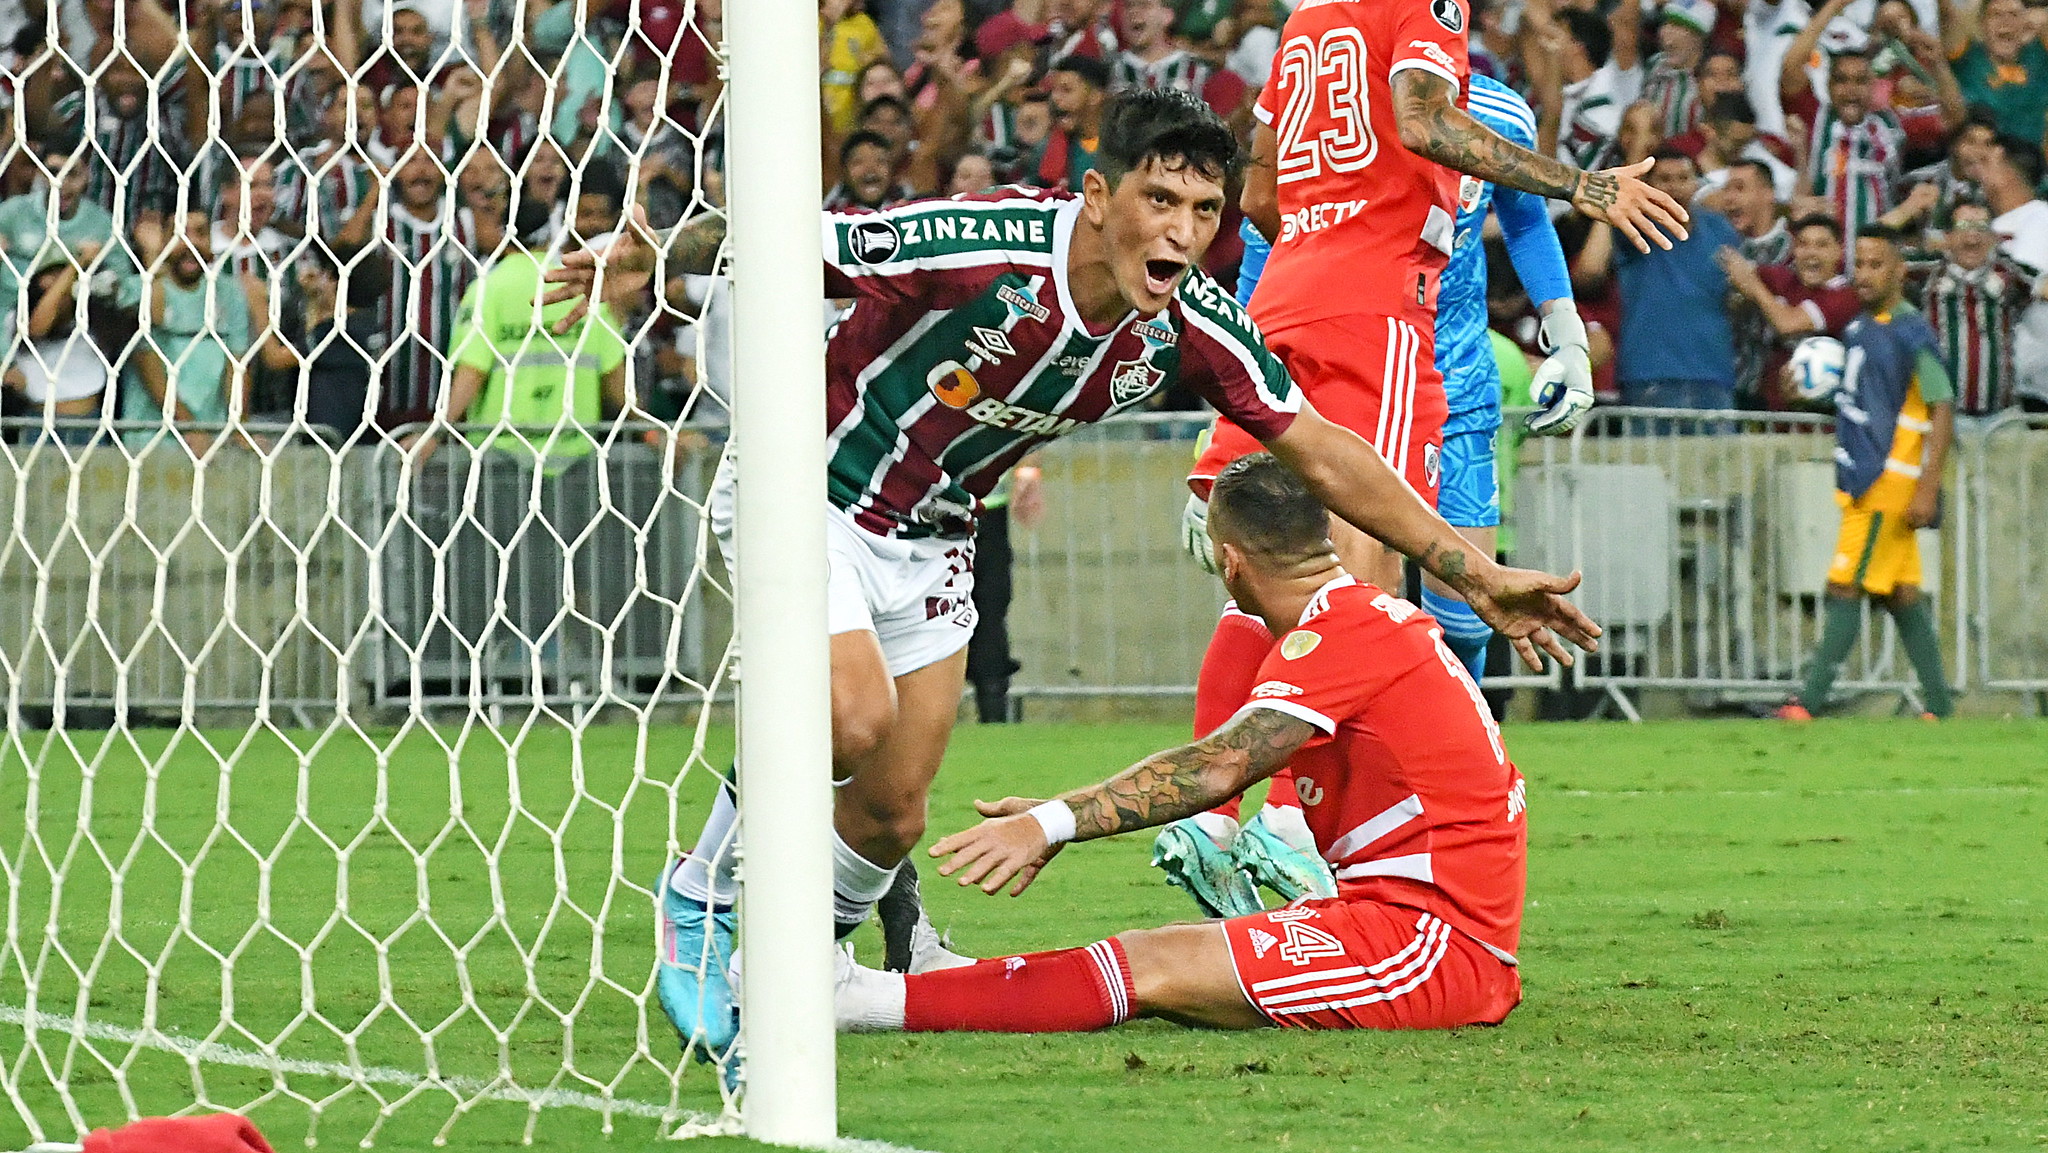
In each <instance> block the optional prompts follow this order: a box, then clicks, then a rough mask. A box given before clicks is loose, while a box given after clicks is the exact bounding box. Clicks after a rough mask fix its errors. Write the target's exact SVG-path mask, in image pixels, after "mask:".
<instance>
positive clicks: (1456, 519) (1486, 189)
mask: <svg viewBox="0 0 2048 1153" xmlns="http://www.w3.org/2000/svg"><path fill="white" fill-rule="evenodd" d="M1468 100H1469V107H1468V109H1467V110H1468V111H1470V112H1471V114H1472V116H1473V118H1474V119H1476V120H1478V121H1479V122H1480V123H1482V124H1484V125H1486V126H1487V127H1488V128H1491V129H1493V130H1494V131H1495V132H1498V133H1500V135H1501V136H1503V137H1505V138H1506V139H1508V140H1510V141H1513V142H1514V143H1516V144H1519V145H1521V146H1522V147H1524V148H1534V147H1535V146H1536V116H1535V113H1533V112H1531V111H1530V110H1529V105H1528V104H1527V103H1526V102H1524V101H1523V99H1522V98H1521V97H1520V96H1518V95H1516V94H1515V91H1514V90H1513V89H1511V88H1509V87H1507V86H1506V85H1504V84H1502V83H1500V82H1499V81H1497V80H1494V79H1492V78H1490V77H1487V76H1484V75H1479V74H1476V73H1475V74H1474V75H1473V76H1472V80H1471V89H1470V95H1469V97H1468ZM1489 208H1491V209H1492V210H1493V212H1494V214H1495V215H1497V216H1498V217H1499V218H1500V225H1501V231H1502V233H1503V234H1504V236H1505V237H1506V240H1507V249H1508V255H1509V257H1510V258H1511V259H1512V260H1513V261H1514V266H1515V272H1516V274H1517V275H1518V276H1519V277H1520V278H1521V281H1522V284H1523V287H1524V288H1525V289H1526V290H1527V291H1528V295H1529V299H1530V300H1532V301H1535V302H1536V303H1537V306H1538V312H1540V313H1541V315H1542V317H1543V329H1542V333H1543V344H1544V347H1545V348H1546V349H1548V350H1549V351H1550V358H1549V359H1548V360H1545V361H1544V362H1543V365H1542V368H1541V369H1540V370H1539V371H1538V373H1537V376H1536V380H1535V382H1534V384H1533V385H1532V386H1531V392H1532V393H1534V394H1535V396H1534V399H1535V400H1536V402H1537V404H1538V405H1539V408H1538V411H1536V412H1534V413H1532V414H1530V416H1529V418H1528V429H1529V431H1530V432H1531V433H1533V434H1535V435H1537V436H1562V435H1565V434H1566V433H1569V432H1571V431H1572V430H1573V429H1574V428H1576V427H1578V424H1579V421H1580V420H1581V419H1582V418H1583V417H1584V416H1585V414H1586V411H1587V410H1588V409H1590V408H1592V406H1593V380H1592V366H1591V364H1590V362H1589V360H1588V356H1587V348H1586V326H1585V324H1584V323H1583V322H1581V321H1580V319H1579V313H1578V308H1577V307H1576V306H1575V305H1574V304H1573V303H1572V295H1571V291H1572V289H1571V275H1570V272H1569V271H1568V269H1567V268H1566V266H1565V260H1564V249H1563V247H1562V246H1561V245H1560V244H1559V243H1558V239H1557V229H1556V228H1555V227H1554V226H1553V225H1552V224H1551V222H1550V212H1549V206H1548V205H1547V203H1546V202H1545V201H1544V198H1543V197H1541V196H1539V195H1537V194H1535V193H1533V192H1523V191H1520V190H1518V189H1514V188H1496V187H1495V186H1494V185H1493V184H1491V183H1488V182H1485V181H1481V180H1478V179H1476V178H1474V177H1471V176H1465V177H1463V178H1462V183H1461V184H1460V187H1459V197H1458V220H1457V231H1456V234H1455V240H1454V247H1453V248H1452V250H1451V259H1450V263H1449V264H1448V265H1447V266H1446V267H1445V269H1444V272H1443V276H1442V279H1441V281H1440V286H1439V288H1438V290H1437V302H1436V366H1437V370H1438V371H1439V372H1441V373H1442V374H1443V378H1444V394H1445V399H1446V400H1447V402H1448V404H1447V408H1448V410H1449V414H1450V415H1449V417H1448V418H1447V419H1446V420H1445V422H1444V433H1443V461H1442V477H1443V479H1442V482H1441V484H1440V486H1439V487H1438V489H1437V512H1438V513H1440V514H1441V515H1442V516H1443V518H1444V520H1446V521H1448V522H1450V524H1451V525H1452V526H1454V527H1455V528H1457V530H1458V533H1459V535H1460V536H1463V537H1464V538H1465V539H1466V540H1468V541H1470V542H1472V544H1473V546H1474V551H1475V552H1480V553H1483V554H1485V555H1487V556H1492V555H1493V554H1494V551H1495V543H1496V536H1497V534H1498V532H1499V526H1500V480H1499V476H1498V474H1497V471H1496V469H1495V466H1494V461H1495V456H1494V447H1495V439H1496V437H1497V436H1498V434H1499V432H1500V425H1501V411H1500V410H1501V384H1500V369H1499V367H1498V365H1496V364H1495V362H1494V357H1493V347H1492V342H1491V339H1490V335H1489V332H1488V328H1487V320H1488V313H1487V307H1486V246H1485V244H1484V242H1483V240H1482V238H1481V230H1482V229H1483V228H1484V227H1485V225H1486V217H1487V210H1488V209H1489ZM1242 232H1243V235H1244V241H1245V262H1244V264H1243V266H1241V268H1240V270H1239V273H1238V284H1237V298H1238V299H1239V300H1240V301H1244V302H1247V303H1248V302H1249V301H1250V300H1251V295H1252V291H1253V289H1254V288H1255V287H1256V286H1257V284H1258V278H1259V273H1260V272H1261V271H1262V270H1263V266H1264V263H1265V253H1266V252H1267V250H1268V248H1269V246H1268V245H1267V244H1266V241H1265V238H1264V237H1262V236H1260V235H1259V233H1258V231H1257V230H1256V229H1254V228H1253V227H1252V226H1251V223H1250V222H1249V221H1247V222H1246V223H1245V225H1244V227H1243V229H1242ZM1219 433H1220V435H1218V436H1216V437H1215V438H1214V439H1213V440H1212V441H1211V443H1210V444H1209V446H1208V447H1207V448H1206V450H1205V451H1204V452H1203V453H1202V456H1201V459H1200V460H1199V461H1198V462H1197V463H1196V466H1195V469H1194V472H1193V474H1192V475H1190V476H1189V477H1188V483H1189V485H1190V486H1191V487H1193V488H1194V489H1195V491H1196V493H1197V495H1195V496H1192V497H1190V498H1189V500H1188V513H1187V517H1186V521H1187V524H1186V533H1187V542H1188V549H1189V551H1190V552H1192V553H1193V554H1194V555H1195V557H1196V559H1197V560H1200V561H1202V562H1203V564H1204V565H1207V564H1208V563H1209V556H1208V552H1209V541H1208V537H1207V535H1206V534H1204V533H1203V531H1202V516H1203V514H1204V510H1205V508H1206V505H1205V504H1204V503H1203V499H1202V497H1203V495H1206V493H1207V491H1208V484H1209V482H1210V481H1211V480H1212V479H1214V477H1215V475H1216V472H1217V470H1218V469H1220V468H1221V467H1222V466H1223V465H1224V464H1227V463H1228V462H1229V461H1230V459H1231V458H1232V457H1233V456H1234V455H1235V454H1236V452H1242V451H1246V450H1248V449H1249V448H1252V447H1254V446H1252V445H1251V444H1250V439H1249V438H1247V437H1245V436H1244V435H1243V434H1242V433H1240V432H1236V430H1234V429H1232V430H1227V431H1226V430H1220V429H1219ZM1233 434H1234V435H1233ZM1233 445H1236V446H1237V447H1236V448H1235V450H1234V451H1233V449H1232V446H1233ZM1422 607H1423V608H1424V609H1426V610H1428V612H1429V614H1430V615H1431V616H1433V617H1435V618H1436V620H1437V623H1438V624H1439V625H1441V626H1443V631H1444V643H1445V644H1447V645H1449V646H1450V648H1451V651H1452V652H1454V653H1456V654H1458V659H1459V660H1460V661H1463V662H1464V665H1465V668H1466V670H1467V671H1469V672H1470V673H1471V674H1472V679H1473V680H1474V681H1478V680H1479V679H1480V678H1481V677H1482V675H1483V674H1484V672H1485V669H1486V650H1487V647H1488V645H1489V644H1490V643H1491V641H1492V640H1493V629H1492V627H1491V626H1489V625H1488V624H1487V623H1486V621H1485V620H1483V619H1481V617H1480V616H1479V614H1478V613H1476V612H1474V611H1472V607H1471V606H1470V605H1468V604H1466V603H1465V601H1464V599H1463V598H1462V597H1460V596H1459V595H1458V593H1457V592H1456V591H1455V590H1453V589H1451V588H1450V587H1449V586H1448V585H1446V584H1444V583H1443V582H1442V581H1440V580H1437V579H1436V578H1435V577H1433V576H1429V577H1425V579H1424V583H1423V588H1422ZM1272 644H1273V637H1272V634H1271V633H1268V632H1267V631H1266V628H1265V626H1264V625H1262V624H1261V623H1260V622H1259V621H1258V619H1257V618H1255V617H1252V616H1249V615H1247V614H1245V613H1241V612H1237V611H1235V610H1234V609H1231V608H1225V609H1224V613H1223V618H1222V619H1221V620H1220V621H1219V622H1217V626H1216V635H1215V637H1214V638H1213V639H1211V640H1210V642H1209V651H1208V652H1207V653H1206V654H1205V655H1204V657H1203V660H1202V671H1201V677H1200V681H1199V683H1198V685H1197V688H1196V693H1195V732H1196V733H1197V734H1198V735H1201V734H1207V733H1209V732H1212V731H1214V730H1215V728H1216V727H1217V726H1218V725H1220V724H1222V723H1223V722H1224V721H1225V720H1227V719H1228V718H1229V717H1230V714H1231V712H1232V711H1233V710H1235V709H1236V708H1237V706H1238V704H1239V703H1241V702H1242V701H1243V700H1244V695H1245V693H1246V692H1247V691H1248V690H1249V689H1250V688H1251V685H1252V681H1251V680H1250V678H1251V677H1252V675H1253V674H1254V673H1255V672H1256V671H1257V670H1258V667H1259V659H1260V658H1261V657H1262V656H1263V655H1264V654H1265V652H1266V650H1267V649H1268V648H1270V647H1272ZM1301 804H1302V798H1300V797H1299V796H1298V795H1297V793H1296V788H1295V784H1294V781H1293V778H1292V777H1291V776H1289V774H1288V773H1287V772H1285V771H1284V770H1283V771H1282V772H1281V773H1280V774H1279V775H1277V776H1275V777H1274V778H1273V781H1272V785H1271V787H1270V788H1269V790H1268V792H1267V794H1266V803H1265V807H1264V808H1262V809H1261V810H1260V811H1259V813H1258V815H1257V816H1255V817H1253V818H1252V819H1251V820H1250V821H1247V822H1245V824H1244V826H1243V827H1242V828H1241V829H1240V827H1239V826H1238V822H1237V817H1238V806H1239V798H1236V797H1232V798H1230V799H1229V800H1228V801H1226V802H1225V803H1224V804H1222V805H1219V806H1218V807H1217V809H1216V810H1215V811H1213V812H1207V813H1198V814H1196V815H1195V816H1193V817H1190V818H1187V819H1186V820H1182V821H1175V822H1174V823H1173V824H1171V825H1168V826H1167V827H1166V828H1164V829H1161V830H1160V832H1159V837H1158V840H1157V842H1156V844H1155V847H1154V853H1153V863H1154V864H1156V865H1158V866H1159V867H1160V868H1162V869H1164V870H1165V871H1166V879H1167V881H1168V882H1169V883H1171V884H1173V885H1176V886H1179V887H1180V888H1183V889H1186V890H1187V891H1188V893H1189V895H1191V896H1193V897H1194V899H1195V903H1196V904H1198V905H1200V906H1201V907H1202V911H1203V912H1204V913H1205V914H1206V915H1208V916H1212V917H1228V916H1235V915H1237V914H1240V913H1249V912H1252V911H1255V910H1257V909H1258V908H1259V907H1260V902H1259V897H1258V892H1257V888H1256V886H1257V885H1265V886H1266V887H1267V888H1270V889H1272V890H1273V891H1274V892H1277V893H1279V894H1280V895H1281V896H1282V897H1284V898H1286V899H1288V900H1292V899H1294V898H1296V897H1299V896H1303V895H1304V894H1314V895H1317V896H1329V895H1330V893H1331V891H1332V890H1331V887H1330V880H1329V869H1328V867H1327V866H1326V865H1324V863H1323V862H1322V861H1321V860H1320V859H1318V858H1317V857H1316V855H1315V852H1314V849H1313V846H1312V844H1311V843H1310V841H1309V838H1308V828H1307V826H1306V825H1305V824H1303V822H1302V817H1301Z"/></svg>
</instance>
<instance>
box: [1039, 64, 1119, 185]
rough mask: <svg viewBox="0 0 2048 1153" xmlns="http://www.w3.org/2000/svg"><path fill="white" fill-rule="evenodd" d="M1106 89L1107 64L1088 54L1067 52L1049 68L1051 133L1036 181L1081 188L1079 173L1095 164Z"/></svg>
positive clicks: (1044, 183)
mask: <svg viewBox="0 0 2048 1153" xmlns="http://www.w3.org/2000/svg"><path fill="white" fill-rule="evenodd" d="M1108 89H1109V65H1107V64H1104V63H1103V62H1102V61H1100V60H1097V59H1095V58H1093V57H1089V56H1068V57H1066V58H1065V59H1063V60H1061V61H1060V62H1059V63H1058V64H1055V65H1054V66H1053V70H1052V116H1053V129H1052V134H1051V135H1050V136H1048V137H1047V138H1046V142H1045V153H1044V155H1043V157H1042V158H1041V159H1040V160H1039V162H1038V183H1039V184H1041V185H1043V186H1045V187H1047V188H1064V189H1066V190H1067V191H1069V192H1079V191H1081V177H1082V176H1083V175H1085V174H1086V173H1087V172H1088V171H1089V170H1091V169H1093V168H1094V167H1095V149H1096V145H1097V143H1098V137H1097V134H1098V133H1099V132H1100V131H1101V127H1102V103H1103V101H1104V99H1106V98H1107V95H1108Z"/></svg>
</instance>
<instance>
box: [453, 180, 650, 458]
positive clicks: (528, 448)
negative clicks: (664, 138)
mask: <svg viewBox="0 0 2048 1153" xmlns="http://www.w3.org/2000/svg"><path fill="white" fill-rule="evenodd" d="M623 201H624V196H623V192H622V190H620V189H619V188H617V187H616V186H614V185H611V184H609V183H606V182H604V181H602V180H601V179H594V178H593V177H592V176H591V175H590V174H586V175H585V178H584V183H583V186H582V188H581V195H580V196H578V198H577V201H576V211H575V214H574V217H573V219H572V220H571V222H570V232H569V235H568V236H567V237H566V243H567V244H568V246H570V247H578V248H580V247H583V246H584V245H585V244H587V243H588V244H596V245H598V246H599V247H602V245H603V244H604V243H605V241H606V237H604V236H600V235H599V234H600V233H602V232H605V231H606V230H608V229H610V228H612V227H614V226H615V225H617V224H618V222H619V220H620V212H621V209H622V207H623ZM543 256H544V254H542V253H537V252H534V251H532V250H530V249H528V248H526V247H524V246H514V247H513V248H511V249H510V250H508V251H507V252H506V254H505V256H504V258H503V259H501V260H500V261H499V262H498V264H497V266H496V267H495V268H493V269H492V270H491V272H490V274H489V275H487V276H485V277H484V278H483V279H482V280H479V281H478V282H477V283H476V284H474V285H472V286H470V289H469V292H468V293H467V294H466V295H464V297H463V299H462V305H461V308H460V311H459V312H458V314H457V319H456V325H455V335H454V337H453V338H452V340H451V342H450V344H449V348H448V359H449V362H450V364H451V365H452V366H453V369H454V372H453V375H452V377H451V379H450V381H449V386H448V396H447V398H446V401H447V403H446V405H445V406H444V407H443V408H442V410H441V419H443V420H448V421H464V420H466V421H468V422H469V423H472V424H489V425H492V426H494V427H492V428H491V429H489V430H486V431H483V432H480V433H476V434H473V439H475V440H476V441H477V443H478V446H479V447H491V448H497V449H500V450H503V451H508V452H524V453H529V454H533V455H538V456H548V457H580V456H587V455H588V454H589V453H590V452H591V450H592V448H593V447H594V446H593V442H592V440H591V438H590V437H589V436H586V435H585V434H584V433H583V431H582V430H584V429H588V428H593V427H594V426H595V425H597V424H598V423H599V422H600V421H601V420H602V419H603V418H604V407H605V406H606V405H610V406H611V407H612V408H613V409H614V410H615V411H623V410H625V409H627V408H628V407H629V405H628V402H627V397H626V361H627V355H626V353H627V348H626V340H625V335H624V328H623V326H622V325H621V324H620V322H619V320H618V314H619V310H620V309H622V308H624V307H625V306H626V304H627V301H624V300H621V299H619V298H618V297H617V296H616V295H615V294H610V293H608V294H607V299H606V300H605V301H602V302H599V303H598V304H597V305H596V306H595V307H593V308H591V309H590V310H589V311H588V312H587V313H586V314H584V315H582V316H578V317H575V318H574V319H573V321H572V322H571V323H569V324H567V325H566V327H565V326H564V323H563V322H564V321H565V320H569V319H570V314H571V312H572V310H573V308H574V306H573V305H572V304H570V303H569V302H566V301H565V302H562V303H557V304H549V305H543V304H542V303H541V297H542V296H543V295H544V287H543V285H542V282H541V277H542V275H543V274H544V273H545V272H546V271H547V269H548V268H549V267H551V265H549V264H547V263H545V262H544V259H543ZM637 291H638V288H637V286H636V288H635V292H637ZM558 330H559V331H558ZM416 440H417V441H418V443H419V445H420V447H419V448H418V449H417V451H418V452H419V454H420V456H421V458H422V459H424V457H425V456H426V455H427V454H430V453H431V452H432V451H433V446H434V441H433V436H432V434H431V433H429V434H426V435H425V436H423V437H420V438H416Z"/></svg>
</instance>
